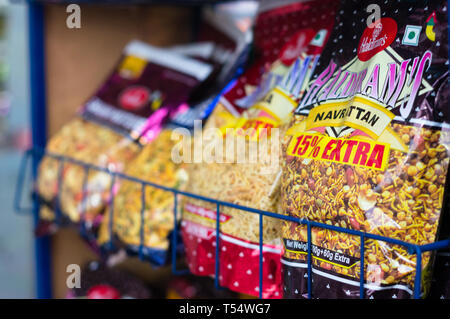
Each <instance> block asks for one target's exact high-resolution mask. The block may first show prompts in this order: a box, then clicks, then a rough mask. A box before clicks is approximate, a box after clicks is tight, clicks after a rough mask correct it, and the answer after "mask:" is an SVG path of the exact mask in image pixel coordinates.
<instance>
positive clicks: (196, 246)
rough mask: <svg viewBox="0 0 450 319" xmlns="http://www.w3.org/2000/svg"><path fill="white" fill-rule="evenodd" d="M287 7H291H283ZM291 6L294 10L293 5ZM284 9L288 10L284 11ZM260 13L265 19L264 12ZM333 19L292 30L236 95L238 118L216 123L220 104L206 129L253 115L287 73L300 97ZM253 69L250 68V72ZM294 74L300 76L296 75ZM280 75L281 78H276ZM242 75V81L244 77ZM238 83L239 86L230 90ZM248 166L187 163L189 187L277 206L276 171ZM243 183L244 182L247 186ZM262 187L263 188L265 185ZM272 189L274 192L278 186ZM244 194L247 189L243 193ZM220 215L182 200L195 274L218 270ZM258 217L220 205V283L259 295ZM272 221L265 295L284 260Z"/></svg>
mask: <svg viewBox="0 0 450 319" xmlns="http://www.w3.org/2000/svg"><path fill="white" fill-rule="evenodd" d="M314 3H315V1H308V2H304V3H302V4H308V6H307V7H306V8H309V9H310V8H313V7H314ZM333 4H334V7H336V2H334V1H333ZM334 7H330V6H329V7H328V9H327V12H329V11H330V8H334ZM289 8H290V9H291V10H293V11H294V12H295V11H296V10H303V9H302V8H303V7H302V6H299V4H296V5H292V6H289ZM278 9H280V8H278ZM283 9H285V10H287V9H286V8H284V7H283ZM309 9H308V10H309ZM287 11H288V12H291V11H289V10H287ZM282 12H283V13H284V14H286V12H285V11H282ZM265 14H269V15H270V14H273V12H271V11H269V12H265ZM310 17H311V14H310ZM258 19H259V20H261V19H260V17H259V18H258ZM310 19H311V18H310ZM333 23H334V20H333V18H331V19H328V20H324V22H323V23H322V24H317V29H310V28H304V29H298V30H297V31H296V32H293V33H294V35H293V37H292V39H291V41H288V42H287V43H284V44H283V46H282V47H281V48H278V52H279V56H275V61H274V62H273V63H272V64H271V65H269V66H268V68H267V72H266V73H264V74H261V76H260V83H259V84H258V88H257V89H255V90H254V91H253V92H252V94H248V95H242V98H240V99H237V100H236V101H241V102H243V103H245V104H246V105H245V108H242V109H241V111H242V112H243V113H242V116H241V117H239V118H238V117H236V118H234V122H235V124H231V123H232V122H233V120H231V121H230V122H229V123H226V124H225V125H218V126H217V123H224V122H226V121H225V120H224V119H220V117H221V116H222V115H223V114H222V113H224V112H223V111H221V110H220V109H218V108H216V109H215V111H214V113H213V115H211V117H210V119H209V121H208V122H207V125H206V129H208V128H210V127H211V126H215V125H216V127H220V129H221V130H222V129H224V128H228V127H227V126H228V125H231V126H229V127H235V126H233V125H237V124H236V123H239V122H240V121H241V120H243V119H244V118H251V114H252V113H251V112H252V110H254V109H253V108H252V109H248V110H247V109H246V108H248V107H253V106H256V104H258V102H262V101H263V100H264V99H263V98H264V97H265V96H266V93H269V92H270V91H271V90H272V89H273V88H274V87H275V86H278V85H281V86H282V83H284V80H286V79H291V80H293V82H295V83H297V84H296V85H295V87H297V88H298V91H296V90H292V91H291V89H287V90H286V91H288V92H289V95H292V96H293V98H294V99H296V98H298V95H301V94H302V93H303V90H300V89H299V88H300V87H301V86H302V85H301V84H302V82H303V81H304V79H305V76H306V75H305V74H303V76H302V75H301V74H302V72H303V73H308V74H310V72H312V71H311V68H314V65H315V64H314V61H317V55H318V54H319V53H320V52H321V50H322V48H323V46H324V45H325V41H326V39H327V38H328V34H329V33H330V32H331V28H332V27H333ZM308 44H309V45H308ZM307 55H309V56H307ZM297 58H298V61H297V63H295V64H294V63H293V62H294V61H295V60H296V59H297ZM266 61H269V60H266ZM306 61H309V63H306ZM267 63H268V62H267ZM300 65H304V66H306V65H309V67H308V66H306V67H303V68H302V70H303V71H302V72H297V71H294V70H299V67H300ZM289 66H290V67H289ZM255 70H256V68H252V69H251V70H250V71H249V72H250V73H252V72H254V71H255ZM287 70H290V71H289V72H288V71H287ZM249 72H247V73H246V74H250V73H249ZM290 76H292V77H294V78H295V79H297V80H295V79H292V78H291V77H290ZM278 77H279V79H278V80H277V78H278ZM240 80H241V81H242V78H241V79H240ZM282 80H283V81H282ZM238 82H239V80H238ZM241 83H243V82H241ZM235 88H236V86H234V87H233V88H232V89H231V91H233V89H235ZM294 91H295V93H294ZM229 92H230V91H229ZM226 96H227V95H226V94H225V96H222V101H223V99H224V98H226ZM274 101H275V99H274ZM274 103H275V105H274V107H275V108H279V109H283V106H282V105H278V104H277V102H274ZM238 114H239V113H238ZM205 131H206V130H205ZM244 165H246V164H244ZM255 165H259V163H258V164H254V165H253V166H255ZM250 166H251V165H249V166H248V171H247V172H246V171H245V167H244V168H242V167H240V168H239V167H238V165H237V164H236V163H234V162H233V163H231V164H230V163H219V162H217V163H216V162H214V163H200V164H192V165H190V167H189V183H190V185H188V187H187V188H188V189H189V191H191V192H193V193H196V194H199V195H203V196H207V197H210V198H215V199H218V200H221V201H225V202H233V203H235V204H238V205H242V206H247V207H252V208H257V209H261V210H265V211H274V212H275V211H276V210H277V202H276V195H274V196H272V195H269V196H267V195H262V194H267V193H271V194H272V192H265V191H266V190H267V189H271V185H272V184H277V183H276V178H275V176H273V178H272V175H270V176H269V175H268V174H267V175H264V177H262V175H261V174H259V175H261V176H258V177H256V175H252V176H254V177H253V180H252V182H251V183H249V184H247V181H248V179H249V178H248V177H249V176H250V175H251V174H252V173H251V170H252V169H253V168H254V167H253V168H252V167H250ZM255 174H256V173H255ZM244 175H245V176H244ZM275 175H276V173H275ZM241 181H244V182H241ZM252 183H253V184H252ZM244 184H245V185H246V187H244ZM255 184H259V185H264V186H265V187H266V188H264V191H259V190H258V191H254V188H253V186H254V185H255ZM252 185H253V186H252ZM260 189H263V188H262V187H261V188H260ZM275 189H276V186H275ZM273 193H274V194H275V193H276V191H274V192H273ZM242 194H244V195H243V196H241V195H242ZM245 194H247V195H248V196H247V198H248V200H245V199H243V197H246V195H245ZM255 194H257V195H255ZM268 197H270V199H268ZM216 216H217V212H216V207H215V206H214V205H210V204H208V203H205V202H202V201H198V200H194V199H186V200H185V202H184V205H183V220H182V224H181V226H182V236H183V241H184V244H185V248H186V255H187V256H186V259H187V262H188V266H189V268H190V271H191V272H192V273H193V274H195V275H203V276H214V275H215V270H216V269H215V256H216V229H215V228H216ZM254 219H256V221H255V220H254ZM257 219H258V216H257V215H255V214H252V213H246V212H236V211H231V209H229V208H227V207H222V206H221V207H220V224H221V233H220V246H219V252H220V257H219V260H220V263H219V283H220V285H221V286H224V287H227V288H229V289H231V290H234V291H237V292H240V293H245V294H248V295H253V296H258V295H259V289H260V285H259V278H260V277H259V271H260V270H259V267H260V265H259V262H260V250H259V240H258V238H259V237H258V234H259V230H258V220H257ZM274 224H275V223H268V222H267V221H264V226H263V232H264V233H263V238H264V243H263V256H262V259H263V267H262V278H263V283H262V286H263V288H262V297H263V298H281V296H282V291H281V283H282V277H281V262H280V258H281V251H282V246H281V242H280V240H279V238H280V237H281V236H278V234H277V229H281V228H277V227H275V226H274ZM247 230H248V231H247Z"/></svg>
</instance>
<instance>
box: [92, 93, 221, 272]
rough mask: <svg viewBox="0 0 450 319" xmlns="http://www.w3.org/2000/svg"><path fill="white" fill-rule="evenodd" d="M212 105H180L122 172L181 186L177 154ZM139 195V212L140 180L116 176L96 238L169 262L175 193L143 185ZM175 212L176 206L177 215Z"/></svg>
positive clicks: (183, 185)
mask: <svg viewBox="0 0 450 319" xmlns="http://www.w3.org/2000/svg"><path fill="white" fill-rule="evenodd" d="M214 103H215V102H214V101H210V100H209V99H207V100H205V101H204V103H200V104H198V105H195V106H191V107H189V106H187V105H181V106H180V107H179V109H178V112H177V113H176V114H175V115H174V116H173V117H172V119H171V120H170V122H169V123H168V124H166V125H165V127H164V129H163V130H162V131H161V132H160V133H159V135H158V136H157V137H156V138H155V139H154V140H153V141H152V142H151V143H149V144H148V145H146V146H144V147H143V149H142V151H141V152H140V154H139V155H138V156H137V157H136V158H135V159H134V160H133V161H131V162H130V163H129V165H128V168H127V169H126V170H125V174H126V175H128V176H131V177H136V178H138V179H140V180H144V181H147V182H151V183H155V184H158V185H162V186H165V187H169V188H172V189H178V190H182V191H183V190H185V188H186V184H187V181H188V175H187V172H186V170H185V166H186V164H185V163H183V162H182V161H181V160H180V157H183V150H184V148H186V147H187V148H188V149H190V148H191V146H190V143H191V142H190V134H191V131H192V130H193V129H194V125H195V120H198V121H200V122H201V121H202V120H203V119H204V118H206V117H207V116H208V114H209V113H210V112H211V111H212V107H213V105H214ZM144 198H145V208H144V210H142V201H143V199H142V183H139V182H135V181H131V180H126V179H123V180H121V181H120V187H119V189H118V192H117V195H116V196H115V199H114V202H113V204H112V205H114V206H113V210H112V212H113V221H112V223H111V221H110V218H111V213H110V212H111V211H109V212H108V213H107V214H105V218H104V219H103V222H102V224H101V227H100V231H99V238H98V242H99V244H100V245H104V244H106V243H108V242H109V241H110V240H114V239H117V245H118V246H120V245H122V246H125V247H126V249H127V251H128V253H130V254H133V255H136V254H139V255H140V256H141V257H142V258H145V259H147V260H149V261H150V262H152V264H153V265H155V266H162V265H165V264H166V263H167V261H168V257H169V254H168V250H169V247H170V245H171V238H172V237H171V236H170V235H171V233H172V230H173V227H174V222H175V220H174V216H175V214H174V208H175V207H174V205H175V203H174V201H175V198H174V194H173V193H172V192H169V191H165V190H162V189H158V188H155V187H152V186H146V187H145V195H144ZM178 201H179V202H180V200H179V199H178ZM180 212H181V210H180V205H179V206H178V211H177V213H178V214H177V216H178V218H179V217H180V215H181V214H180ZM142 222H143V223H142ZM111 233H112V234H113V237H114V239H113V238H112V237H111ZM180 242H181V239H180Z"/></svg>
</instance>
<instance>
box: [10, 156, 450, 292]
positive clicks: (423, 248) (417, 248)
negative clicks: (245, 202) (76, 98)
mask: <svg viewBox="0 0 450 319" xmlns="http://www.w3.org/2000/svg"><path fill="white" fill-rule="evenodd" d="M43 156H47V157H50V158H53V159H55V160H58V161H59V171H58V187H61V185H62V178H63V177H62V168H63V165H64V163H71V164H74V165H78V166H80V167H83V169H84V178H83V180H84V183H83V191H82V197H84V196H85V194H86V192H85V191H84V190H85V189H86V184H87V176H88V173H89V171H92V170H94V171H99V172H103V173H107V174H110V175H111V177H112V183H111V185H113V184H114V180H115V179H116V178H120V179H125V180H129V181H132V182H135V183H139V184H141V185H142V187H141V207H145V191H144V190H145V188H146V187H154V188H158V189H161V190H164V191H167V192H170V193H172V194H173V198H174V214H175V218H174V225H173V228H174V230H173V232H172V252H171V253H172V272H173V273H174V274H181V273H184V272H183V271H179V270H177V268H176V265H177V251H176V249H177V240H178V237H177V231H178V224H177V210H178V201H177V195H182V196H186V197H190V198H194V199H199V200H202V201H205V202H209V203H212V204H214V205H215V206H216V234H220V222H219V221H220V218H219V215H220V209H221V207H230V208H234V209H238V210H240V211H242V212H245V213H253V214H258V215H259V297H260V298H262V292H263V287H262V285H263V280H262V269H263V254H262V252H263V216H267V217H272V218H277V219H282V220H285V221H289V222H294V223H298V224H302V225H306V226H307V234H308V240H307V242H308V243H307V245H308V251H307V256H308V257H307V262H308V297H309V298H312V297H313V296H312V252H311V247H312V244H311V228H312V227H318V228H322V229H327V230H333V231H337V232H341V233H346V234H349V235H354V236H358V237H360V239H361V244H360V245H361V246H360V249H361V261H360V262H361V264H362V265H363V264H364V245H365V241H366V240H367V239H373V240H379V241H384V242H386V243H390V244H395V245H400V246H403V247H405V248H406V249H407V250H408V253H410V254H415V255H416V256H417V260H416V274H415V282H414V298H417V299H418V298H420V297H421V279H422V261H421V260H422V259H421V257H422V253H424V252H427V251H431V250H438V249H442V248H447V247H450V239H447V240H442V241H438V242H435V243H431V244H427V245H416V244H411V243H408V242H404V241H401V240H398V239H395V238H389V237H384V236H380V235H376V234H370V233H365V232H361V231H356V230H352V229H347V228H342V227H338V226H334V225H328V224H323V223H318V222H314V221H309V220H306V219H300V218H295V217H291V216H286V215H281V214H277V213H273V212H268V211H262V210H258V209H255V208H251V207H245V206H242V205H237V204H233V203H229V202H224V201H220V200H217V199H214V198H209V197H205V196H200V195H197V194H193V193H189V192H185V191H181V190H178V189H174V188H170V187H166V186H164V185H159V184H155V183H151V182H148V181H145V180H142V179H139V178H136V177H132V176H129V175H126V174H123V173H119V172H113V171H110V170H109V169H107V168H105V167H99V166H96V165H92V164H89V163H86V162H83V161H80V160H77V159H74V158H71V157H67V156H62V155H59V154H55V153H51V152H48V151H45V150H44V149H39V148H34V149H30V150H29V151H27V152H26V153H25V154H24V157H23V159H22V162H21V167H20V172H21V173H20V176H19V179H18V184H17V193H16V197H15V208H16V210H17V211H19V212H29V211H32V209H27V208H23V207H22V206H21V203H20V201H21V198H22V189H23V185H24V180H25V175H26V174H25V172H26V167H27V163H28V161H29V160H30V159H32V161H33V163H36V162H37V161H38V160H39V158H42V157H43ZM33 165H34V164H33ZM58 193H59V191H58ZM109 195H110V198H111V202H112V203H113V202H114V193H113V188H112V186H111V188H110V194H109ZM81 202H84V198H82V199H81ZM112 203H111V205H109V209H110V211H109V214H110V219H109V225H108V227H109V232H110V236H109V238H110V241H111V242H110V243H109V245H108V246H109V247H113V244H112V238H113V236H112V235H111V234H112V229H113V214H114V212H113V207H114V205H113V204H112ZM56 205H57V207H56V220H57V221H58V220H60V218H61V211H60V209H59V207H58V200H57V203H56ZM33 211H34V209H33ZM140 227H141V229H140V247H139V252H140V253H139V255H140V257H142V250H143V247H144V244H143V237H144V236H143V234H144V223H143V209H142V211H141V226H140ZM219 247H220V236H216V247H215V249H216V256H215V258H216V259H215V285H216V287H217V288H220V284H219V269H220V268H219V265H220V250H219ZM364 277H365V276H364V267H360V288H359V289H360V298H364Z"/></svg>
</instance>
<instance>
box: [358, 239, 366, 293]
mask: <svg viewBox="0 0 450 319" xmlns="http://www.w3.org/2000/svg"><path fill="white" fill-rule="evenodd" d="M360 238H361V239H360V241H361V249H360V256H361V257H360V259H359V265H360V273H359V298H360V299H364V244H365V240H364V239H365V237H364V235H361V236H360Z"/></svg>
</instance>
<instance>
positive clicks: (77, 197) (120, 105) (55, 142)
mask: <svg viewBox="0 0 450 319" xmlns="http://www.w3.org/2000/svg"><path fill="white" fill-rule="evenodd" d="M210 72H211V66H210V65H208V64H205V63H203V62H200V61H196V60H193V59H190V58H187V57H185V56H182V55H178V54H175V53H173V52H169V51H168V50H164V49H159V48H155V47H152V46H150V45H147V44H145V43H142V42H139V41H132V42H130V43H129V44H128V45H127V46H126V47H125V49H124V52H123V56H122V57H121V59H120V61H119V63H118V65H117V67H116V68H115V69H114V71H113V72H112V74H111V75H110V76H109V78H108V79H107V80H106V81H105V83H104V84H103V85H102V86H101V87H100V89H99V90H98V91H97V93H96V94H95V95H94V96H93V97H91V98H90V99H89V100H88V101H87V102H86V103H85V104H84V105H83V107H82V108H81V109H80V111H79V117H77V118H75V119H74V120H72V121H71V122H69V123H68V124H66V125H65V126H64V127H63V128H62V129H61V130H60V131H59V132H58V133H56V134H55V136H54V137H52V138H51V139H50V141H49V143H48V146H47V151H48V152H51V153H54V154H57V155H60V156H66V157H69V158H72V159H76V160H79V161H83V162H84V163H86V164H92V165H96V166H100V167H102V168H105V169H108V170H109V171H112V172H113V171H116V172H117V171H119V172H120V171H123V170H124V168H125V166H126V165H127V164H128V163H129V162H130V161H131V160H132V159H133V158H134V157H135V156H136V155H137V154H138V153H139V151H140V146H141V145H142V144H146V143H148V142H150V141H151V140H152V139H153V138H155V137H156V136H157V135H158V133H159V132H160V130H161V128H162V125H163V124H164V122H165V121H166V120H167V118H168V117H169V116H170V115H171V114H172V113H173V112H175V111H176V109H177V108H178V107H179V105H180V104H181V103H184V102H186V100H187V99H188V98H189V96H190V93H191V92H192V91H193V90H194V89H195V88H196V87H197V86H198V85H199V84H200V83H202V81H205V80H206V79H207V77H208V76H209V74H210ZM111 179H112V178H111V175H110V174H108V173H105V172H99V171H97V170H95V169H93V168H90V169H89V170H87V171H86V170H85V169H84V168H83V167H82V166H80V165H78V164H74V163H72V162H70V161H61V160H58V159H54V158H51V157H49V156H45V157H44V159H43V161H42V163H41V165H40V168H39V178H38V182H37V192H38V194H39V196H40V198H41V200H42V201H43V202H44V203H46V204H47V205H44V206H43V209H42V212H41V217H42V219H46V220H54V219H55V212H56V217H58V220H59V221H61V218H60V217H62V218H63V219H64V218H65V217H67V218H68V219H69V221H72V222H79V221H80V219H83V220H85V221H86V222H87V224H88V225H89V226H92V225H93V224H98V222H99V220H98V218H97V217H98V216H100V215H99V213H100V212H101V211H102V209H103V208H104V207H105V205H106V204H107V202H108V200H109V199H110V195H111V194H113V193H114V192H115V187H112V184H111ZM82 199H84V200H82Z"/></svg>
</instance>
